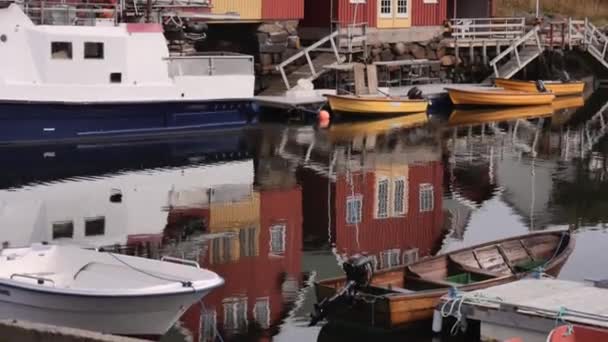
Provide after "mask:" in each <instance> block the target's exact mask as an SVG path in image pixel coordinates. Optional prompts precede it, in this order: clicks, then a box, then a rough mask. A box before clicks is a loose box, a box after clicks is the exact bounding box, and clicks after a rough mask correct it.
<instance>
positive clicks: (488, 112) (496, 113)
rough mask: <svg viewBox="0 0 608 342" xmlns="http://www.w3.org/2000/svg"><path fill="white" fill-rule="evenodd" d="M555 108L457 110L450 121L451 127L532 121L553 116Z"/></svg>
mask: <svg viewBox="0 0 608 342" xmlns="http://www.w3.org/2000/svg"><path fill="white" fill-rule="evenodd" d="M552 114H553V108H552V107H551V106H549V105H542V106H525V107H507V108H481V109H455V110H454V111H452V114H451V115H450V119H449V121H448V123H449V125H450V126H461V125H471V124H481V123H485V122H500V121H510V120H517V119H530V118H536V117H545V116H551V115H552Z"/></svg>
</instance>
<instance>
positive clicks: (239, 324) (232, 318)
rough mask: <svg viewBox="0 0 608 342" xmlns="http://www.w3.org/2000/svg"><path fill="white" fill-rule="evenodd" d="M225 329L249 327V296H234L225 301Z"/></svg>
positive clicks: (233, 329)
mask: <svg viewBox="0 0 608 342" xmlns="http://www.w3.org/2000/svg"><path fill="white" fill-rule="evenodd" d="M223 305H224V329H226V330H229V331H233V332H234V331H243V330H245V329H246V328H247V298H245V297H244V298H239V297H232V298H226V299H224V301H223Z"/></svg>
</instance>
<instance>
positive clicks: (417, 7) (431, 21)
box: [412, 0, 448, 26]
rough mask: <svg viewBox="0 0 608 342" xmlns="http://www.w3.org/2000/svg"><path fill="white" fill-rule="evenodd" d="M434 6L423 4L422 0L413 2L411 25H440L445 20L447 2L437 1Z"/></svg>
mask: <svg viewBox="0 0 608 342" xmlns="http://www.w3.org/2000/svg"><path fill="white" fill-rule="evenodd" d="M437 1H438V3H436V4H425V3H424V0H413V3H412V14H413V17H412V25H413V26H434V25H441V24H443V21H444V20H446V19H447V1H448V0H437Z"/></svg>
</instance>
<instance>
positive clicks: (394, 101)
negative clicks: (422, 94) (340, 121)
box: [325, 95, 429, 116]
mask: <svg viewBox="0 0 608 342" xmlns="http://www.w3.org/2000/svg"><path fill="white" fill-rule="evenodd" d="M325 96H326V97H327V99H328V101H329V107H330V108H331V110H332V111H335V112H340V113H348V114H353V115H363V116H379V115H402V114H409V113H420V112H426V109H427V107H428V105H429V102H428V101H427V100H424V99H422V100H417V99H416V100H412V99H408V98H404V97H386V96H375V95H362V96H356V95H325Z"/></svg>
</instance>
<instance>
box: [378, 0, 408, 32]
mask: <svg viewBox="0 0 608 342" xmlns="http://www.w3.org/2000/svg"><path fill="white" fill-rule="evenodd" d="M412 1H413V0H378V28H405V27H410V26H411V23H412V20H411V12H412Z"/></svg>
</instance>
